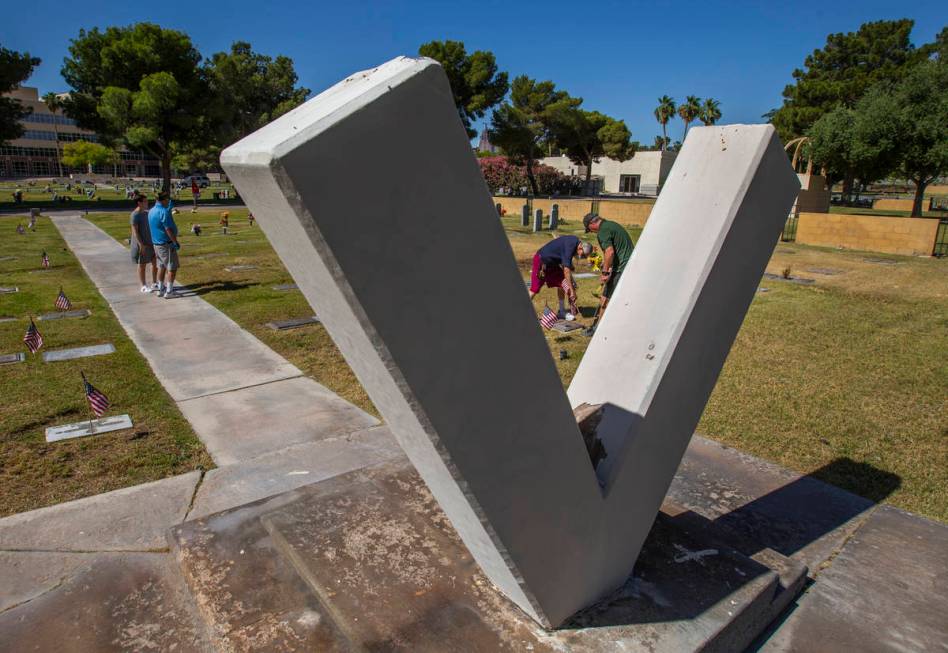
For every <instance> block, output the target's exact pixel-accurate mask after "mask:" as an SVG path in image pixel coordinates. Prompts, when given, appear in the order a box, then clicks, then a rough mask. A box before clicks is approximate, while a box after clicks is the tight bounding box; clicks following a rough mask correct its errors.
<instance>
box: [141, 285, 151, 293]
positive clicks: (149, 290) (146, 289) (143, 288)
mask: <svg viewBox="0 0 948 653" xmlns="http://www.w3.org/2000/svg"><path fill="white" fill-rule="evenodd" d="M142 292H151V288H149V287H148V286H142Z"/></svg>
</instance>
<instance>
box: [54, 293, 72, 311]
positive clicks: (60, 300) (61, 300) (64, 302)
mask: <svg viewBox="0 0 948 653" xmlns="http://www.w3.org/2000/svg"><path fill="white" fill-rule="evenodd" d="M56 308H58V309H59V310H61V311H68V310H69V309H70V308H72V302H70V301H69V298H68V297H66V293H64V292H63V289H62V288H60V289H59V297H57V298H56Z"/></svg>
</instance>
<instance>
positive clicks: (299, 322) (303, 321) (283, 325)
mask: <svg viewBox="0 0 948 653" xmlns="http://www.w3.org/2000/svg"><path fill="white" fill-rule="evenodd" d="M309 324H319V319H318V318H317V317H316V316H315V315H313V316H312V317H298V318H296V319H294V320H275V321H273V322H267V326H268V327H270V328H271V329H273V330H274V331H286V330H288V329H297V328H299V327H303V326H307V325H309Z"/></svg>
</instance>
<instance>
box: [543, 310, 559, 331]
mask: <svg viewBox="0 0 948 653" xmlns="http://www.w3.org/2000/svg"><path fill="white" fill-rule="evenodd" d="M554 324H556V313H554V312H553V311H551V310H550V307H549V306H547V307H545V308H544V309H543V315H542V316H541V317H540V326H542V327H543V328H544V329H552V328H553V325H554Z"/></svg>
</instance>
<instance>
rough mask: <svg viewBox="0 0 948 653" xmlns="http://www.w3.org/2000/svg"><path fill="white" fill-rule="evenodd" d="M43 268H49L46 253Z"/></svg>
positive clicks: (44, 253)
mask: <svg viewBox="0 0 948 653" xmlns="http://www.w3.org/2000/svg"><path fill="white" fill-rule="evenodd" d="M43 267H44V268H48V267H49V256H47V255H46V252H45V251H44V252H43Z"/></svg>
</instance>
